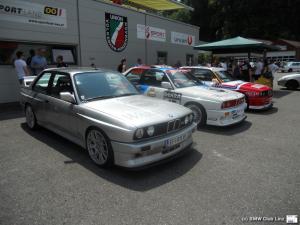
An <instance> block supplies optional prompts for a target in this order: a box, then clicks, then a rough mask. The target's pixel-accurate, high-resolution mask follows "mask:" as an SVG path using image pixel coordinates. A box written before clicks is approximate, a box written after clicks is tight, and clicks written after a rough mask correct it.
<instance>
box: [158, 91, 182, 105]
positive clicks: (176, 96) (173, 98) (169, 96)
mask: <svg viewBox="0 0 300 225" xmlns="http://www.w3.org/2000/svg"><path fill="white" fill-rule="evenodd" d="M181 97H182V94H181V93H176V92H172V91H165V92H164V97H163V99H165V100H168V101H169V102H175V103H178V104H181Z"/></svg>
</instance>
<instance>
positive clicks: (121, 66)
mask: <svg viewBox="0 0 300 225" xmlns="http://www.w3.org/2000/svg"><path fill="white" fill-rule="evenodd" d="M142 65H143V62H142V59H140V58H138V59H137V63H136V64H135V65H134V66H142ZM126 69H127V66H126V59H125V58H123V59H122V60H121V62H120V64H119V65H118V68H117V71H118V72H119V73H124V72H125V71H126Z"/></svg>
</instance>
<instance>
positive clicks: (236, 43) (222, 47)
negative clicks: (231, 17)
mask: <svg viewBox="0 0 300 225" xmlns="http://www.w3.org/2000/svg"><path fill="white" fill-rule="evenodd" d="M194 49H197V50H203V51H212V52H213V53H237V52H263V51H268V50H269V51H270V50H278V48H277V47H275V46H271V45H267V44H266V43H263V42H261V41H256V40H252V39H247V38H243V37H235V38H230V39H226V40H222V41H217V42H212V43H207V44H202V45H198V46H195V47H194Z"/></svg>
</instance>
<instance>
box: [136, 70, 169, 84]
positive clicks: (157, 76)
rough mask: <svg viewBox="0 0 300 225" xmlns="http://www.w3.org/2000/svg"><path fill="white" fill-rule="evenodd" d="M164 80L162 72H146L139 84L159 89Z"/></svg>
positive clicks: (164, 76)
mask: <svg viewBox="0 0 300 225" xmlns="http://www.w3.org/2000/svg"><path fill="white" fill-rule="evenodd" d="M165 80H166V75H165V73H164V72H162V71H155V70H148V71H146V72H145V73H144V74H143V76H142V78H141V82H140V83H141V84H145V85H149V86H154V87H161V82H162V81H165Z"/></svg>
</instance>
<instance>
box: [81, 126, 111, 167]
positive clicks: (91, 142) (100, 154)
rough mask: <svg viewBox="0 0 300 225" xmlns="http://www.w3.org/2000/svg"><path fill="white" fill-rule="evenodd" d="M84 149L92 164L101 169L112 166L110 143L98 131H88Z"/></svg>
mask: <svg viewBox="0 0 300 225" xmlns="http://www.w3.org/2000/svg"><path fill="white" fill-rule="evenodd" d="M86 148H87V150H88V152H89V155H90V157H91V159H92V160H93V162H94V163H96V164H97V165H99V166H101V167H109V166H111V165H112V164H113V151H112V148H111V144H110V141H109V140H108V138H106V137H105V135H104V134H103V133H102V132H101V131H100V130H98V129H90V130H89V131H88V133H87V136H86Z"/></svg>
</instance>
